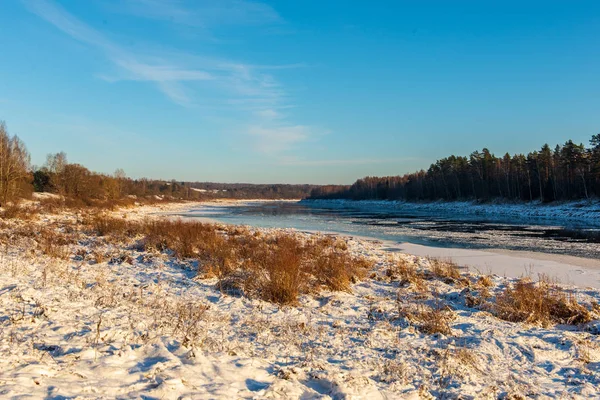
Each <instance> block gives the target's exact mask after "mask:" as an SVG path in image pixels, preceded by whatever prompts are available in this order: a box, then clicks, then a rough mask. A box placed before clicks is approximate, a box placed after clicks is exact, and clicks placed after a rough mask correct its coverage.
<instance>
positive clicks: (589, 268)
mask: <svg viewBox="0 0 600 400" xmlns="http://www.w3.org/2000/svg"><path fill="white" fill-rule="evenodd" d="M259 203H260V202H253V203H248V202H229V203H227V202H219V203H207V204H198V205H194V206H193V207H181V208H177V209H173V210H171V211H170V212H169V211H167V214H172V215H176V216H182V217H184V218H186V215H193V217H192V218H189V219H190V220H193V221H202V222H210V223H223V221H226V219H219V217H218V213H217V216H215V213H214V209H215V207H219V206H227V207H245V206H247V205H248V204H259ZM362 204H363V207H365V209H369V210H372V209H373V207H374V205H373V204H372V203H371V202H365V203H362ZM329 206H331V204H329ZM342 206H346V207H355V206H356V205H355V203H354V202H351V203H348V204H343V205H342ZM387 206H388V207H390V206H391V205H389V204H387ZM396 206H402V207H403V206H404V204H403V203H402V204H397V205H396ZM190 210H193V212H192V213H188V212H189V211H190ZM333 226H334V225H333V224H330V225H328V226H327V227H325V228H327V230H324V231H321V232H322V233H327V234H334V235H340V236H345V237H353V238H356V239H361V240H366V241H373V240H377V241H378V242H380V243H381V246H382V248H384V249H386V251H389V252H400V253H406V254H409V255H415V256H420V257H436V258H441V259H449V260H452V261H453V262H456V263H457V264H459V265H461V266H463V267H467V268H470V269H471V270H472V271H480V272H485V273H493V274H497V275H499V276H507V277H509V278H519V277H522V276H525V275H532V276H537V275H538V274H546V275H548V276H549V277H551V278H552V279H556V280H557V281H559V282H562V283H564V284H569V285H575V286H580V287H593V288H600V259H597V258H586V257H575V256H569V255H564V254H551V253H544V252H541V251H538V252H534V251H514V250H506V249H498V248H489V249H468V248H456V247H435V246H426V245H421V244H415V243H407V242H401V241H394V240H385V239H381V238H377V237H373V236H366V235H364V234H363V235H356V234H351V233H347V232H341V231H335V230H331V229H332V227H333ZM299 231H301V232H312V233H318V232H319V231H318V230H315V229H312V230H310V229H299ZM484 234H485V236H484ZM503 234H505V231H504V232H496V231H490V232H489V233H485V232H483V230H482V231H479V232H478V236H479V237H480V238H481V237H489V239H487V240H488V241H494V240H498V238H499V235H503ZM442 235H453V236H456V237H457V238H462V240H464V241H467V242H473V241H472V240H471V239H470V234H469V233H462V232H458V233H450V232H441V233H440V235H439V236H440V237H441V236H442ZM500 238H501V237H500ZM479 240H481V239H479ZM519 240H522V241H531V243H532V246H537V248H538V249H540V250H541V249H549V250H553V246H554V245H553V243H558V244H559V245H560V246H567V245H573V246H575V245H576V246H580V247H582V246H583V245H582V244H579V243H577V242H574V243H572V244H569V243H565V242H562V241H559V242H553V241H539V240H537V239H529V238H526V237H519ZM586 246H587V247H590V246H591V247H593V246H596V245H595V244H593V243H591V244H587V245H586ZM582 248H584V247H582Z"/></svg>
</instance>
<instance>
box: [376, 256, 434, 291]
mask: <svg viewBox="0 0 600 400" xmlns="http://www.w3.org/2000/svg"><path fill="white" fill-rule="evenodd" d="M386 275H387V277H388V278H389V279H391V280H399V281H400V286H403V287H404V286H408V287H409V288H411V289H413V290H414V291H416V292H421V293H422V292H425V291H427V290H428V286H427V282H426V280H425V275H424V274H423V273H422V272H419V271H418V270H417V268H416V266H415V265H414V264H412V263H410V262H408V261H406V260H404V259H401V260H399V261H395V262H393V264H392V266H391V267H390V268H388V269H387V271H386Z"/></svg>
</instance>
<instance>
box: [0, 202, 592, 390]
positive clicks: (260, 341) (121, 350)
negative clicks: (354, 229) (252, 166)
mask: <svg viewBox="0 0 600 400" xmlns="http://www.w3.org/2000/svg"><path fill="white" fill-rule="evenodd" d="M190 206H192V207H197V206H198V204H194V205H191V204H185V205H183V204H174V205H161V206H158V207H156V206H144V207H138V208H128V209H121V210H117V211H113V212H110V213H109V216H110V217H112V218H116V219H117V220H118V221H132V222H136V221H153V220H154V221H160V220H163V219H165V218H169V217H168V216H167V215H166V214H165V213H171V212H180V211H181V210H184V209H185V208H187V207H190ZM90 217H91V216H90V215H86V214H85V213H80V212H71V211H65V212H60V213H56V214H43V215H37V216H34V217H32V219H31V220H7V221H2V225H1V232H2V239H1V240H0V242H1V243H2V244H1V246H2V252H1V253H0V254H1V255H0V315H4V316H5V317H2V318H0V394H1V395H2V396H3V397H7V398H19V397H22V396H29V397H32V398H47V397H52V398H61V397H62V398H72V397H83V398H115V397H118V398H140V397H152V398H164V399H181V398H215V399H230V398H241V399H254V398H273V399H284V398H288V399H289V398H292V399H301V398H321V399H339V398H355V399H358V398H369V399H384V398H385V399H391V398H398V399H418V398H424V399H433V398H440V397H443V396H446V397H458V396H463V397H464V396H469V397H471V398H519V397H525V396H530V395H538V396H547V397H550V398H565V397H567V398H589V397H591V396H594V395H595V394H596V390H597V386H598V384H599V383H600V371H599V370H598V368H597V366H598V364H599V363H600V339H599V338H600V336H598V333H600V320H599V319H598V318H600V317H599V316H598V315H597V312H596V311H593V307H594V306H593V304H595V303H594V302H598V301H600V291H599V290H596V289H581V288H576V287H567V286H564V287H561V288H560V291H558V292H557V293H559V294H561V293H564V294H565V295H568V296H570V298H573V299H576V300H577V301H578V302H579V303H581V304H583V307H585V309H586V310H590V311H587V312H588V313H591V314H590V315H591V319H592V320H591V321H589V322H587V321H588V320H589V318H586V319H584V320H583V321H585V322H573V321H567V320H564V322H565V323H571V324H570V325H562V324H556V323H555V322H553V321H546V322H540V321H532V322H531V323H520V322H510V321H509V320H505V319H501V318H499V317H497V316H496V313H497V311H495V308H494V307H495V304H496V300H497V299H499V298H501V296H502V294H503V293H505V292H506V289H507V288H509V287H511V285H514V284H516V283H517V280H515V279H511V278H505V277H503V276H500V275H497V274H496V275H494V274H488V273H487V271H481V272H482V274H478V273H476V272H475V271H472V270H471V271H467V270H465V269H462V268H458V269H454V267H453V266H451V265H448V266H446V265H445V264H443V265H441V266H440V265H438V264H436V263H435V262H433V261H431V260H428V259H426V258H424V257H418V256H411V255H406V254H403V253H400V252H391V251H389V249H388V248H386V245H387V243H384V242H381V241H374V240H366V239H360V238H350V237H339V238H338V239H336V240H335V241H333V242H332V243H333V244H335V246H336V248H339V249H345V250H343V251H347V252H349V254H351V255H352V256H356V257H365V258H367V259H369V260H370V261H371V262H372V267H371V270H370V271H369V273H368V274H367V276H365V277H363V278H360V279H357V280H355V281H354V282H353V283H352V284H351V287H350V289H349V290H348V291H332V290H327V289H322V290H319V291H315V292H313V293H309V294H303V295H301V296H300V297H299V298H298V301H297V303H296V304H292V305H288V306H278V305H276V304H273V303H271V302H267V301H264V300H261V299H258V298H252V297H249V296H247V295H246V294H244V293H243V292H242V293H240V292H235V291H233V292H227V291H224V290H222V286H221V285H219V281H218V279H217V278H216V277H214V275H213V276H211V275H209V274H205V273H201V271H206V270H207V268H208V267H209V266H208V265H204V264H201V263H200V262H199V260H198V259H197V258H193V257H192V258H181V257H177V255H176V254H175V253H174V252H173V251H172V250H170V249H168V248H166V249H162V250H157V249H154V250H148V249H146V248H145V246H144V245H143V238H141V237H139V236H136V235H109V234H105V235H104V236H101V235H99V234H98V232H93V231H91V230H90V228H89V227H88V228H86V227H85V226H82V224H84V223H85V221H86V220H87V219H89V218H90ZM220 231H222V232H227V230H224V229H223V230H220ZM242 231H243V230H242ZM40 233H41V235H40ZM279 233H287V234H294V235H297V236H298V238H299V239H301V240H311V239H312V238H314V237H316V236H319V235H317V234H315V233H307V232H298V231H293V230H287V229H257V228H249V230H248V232H247V233H246V234H256V235H258V237H264V238H268V237H270V236H272V235H277V234H279ZM233 234H235V235H237V234H238V233H236V231H235V230H234V231H232V235H233ZM436 268H437V269H436ZM440 268H441V269H440ZM446 268H448V269H446ZM457 271H458V275H457ZM531 288H532V289H534V288H535V287H534V286H532V287H531ZM561 295H562V294H561ZM586 315H587V314H586ZM504 318H512V317H507V316H504Z"/></svg>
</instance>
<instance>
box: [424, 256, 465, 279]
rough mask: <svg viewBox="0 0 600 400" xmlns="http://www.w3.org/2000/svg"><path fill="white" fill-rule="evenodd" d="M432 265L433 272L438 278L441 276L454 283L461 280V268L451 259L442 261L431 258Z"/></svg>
mask: <svg viewBox="0 0 600 400" xmlns="http://www.w3.org/2000/svg"><path fill="white" fill-rule="evenodd" d="M429 264H430V265H431V274H432V275H433V276H434V277H436V278H441V279H443V280H444V281H445V282H447V283H454V282H456V281H458V280H460V278H461V276H460V270H459V269H458V265H456V264H455V263H453V262H451V261H442V260H440V259H437V258H432V259H430V260H429Z"/></svg>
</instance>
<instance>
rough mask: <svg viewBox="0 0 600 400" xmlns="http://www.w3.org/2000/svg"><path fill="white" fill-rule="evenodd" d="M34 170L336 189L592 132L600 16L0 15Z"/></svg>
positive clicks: (441, 5) (307, 11)
mask: <svg viewBox="0 0 600 400" xmlns="http://www.w3.org/2000/svg"><path fill="white" fill-rule="evenodd" d="M0 49H2V58H1V61H0V119H3V120H5V121H6V122H7V125H8V128H9V132H10V133H13V134H17V135H19V136H20V137H21V138H22V139H23V140H24V141H25V142H26V144H27V146H28V148H29V150H30V152H31V153H32V160H33V162H34V163H35V164H38V165H40V164H43V162H44V160H45V157H46V154H47V153H51V152H58V151H65V152H67V155H68V158H69V161H71V162H77V163H81V164H84V165H85V166H87V167H89V168H90V169H93V170H96V171H101V172H107V173H111V172H112V171H114V170H115V169H116V168H123V169H124V170H125V172H126V173H127V174H128V175H129V176H132V177H142V176H148V177H154V178H165V179H171V178H174V179H178V180H198V181H224V182H289V183H351V182H353V181H354V180H355V179H356V178H359V177H362V176H365V175H397V174H403V173H405V172H411V171H413V170H416V169H420V168H427V167H428V166H429V164H430V163H431V162H432V161H434V160H435V159H437V158H440V157H443V156H446V155H449V154H451V153H454V154H460V155H468V154H469V153H470V152H471V151H473V150H475V149H481V148H482V147H488V148H490V150H492V151H493V152H495V153H496V154H501V153H504V152H507V151H508V152H510V153H515V152H527V151H529V150H533V149H536V148H539V147H540V146H541V144H543V143H544V142H548V143H550V144H551V145H552V146H553V145H555V144H556V143H564V141H565V140H567V139H569V138H571V139H573V140H575V141H576V142H584V143H587V141H588V140H589V138H590V137H591V135H592V134H594V133H597V132H598V131H600V112H599V111H598V110H600V78H599V76H600V74H599V71H600V2H597V1H573V2H567V1H560V2H559V1H544V2H538V1H522V0H521V1H518V2H517V1H502V2H500V1H468V2H467V1H452V2H450V1H375V2H366V1H365V2H359V1H347V0H346V1H335V0H329V1H313V0H303V1H289V0H285V1H284V0H279V1H271V2H258V1H246V0H219V1H217V0H215V1H204V0H189V1H184V0H181V1H177V0H172V1H167V0H121V1H117V0H86V1H80V0H61V1H57V0H3V1H2V4H1V10H0Z"/></svg>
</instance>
